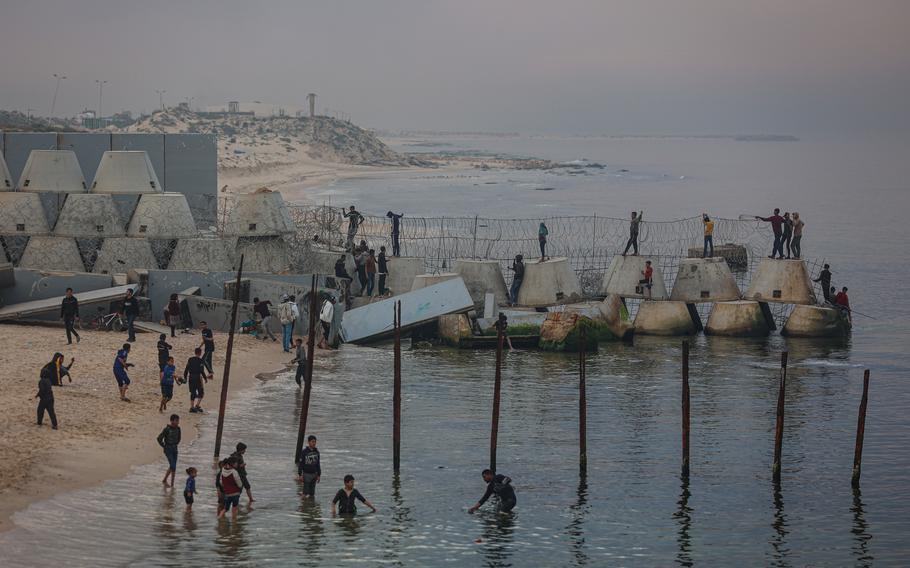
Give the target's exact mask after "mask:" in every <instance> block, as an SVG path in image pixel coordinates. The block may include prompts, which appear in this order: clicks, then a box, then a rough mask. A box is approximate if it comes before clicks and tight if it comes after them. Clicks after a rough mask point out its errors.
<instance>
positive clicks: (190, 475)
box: [183, 467, 196, 511]
mask: <svg viewBox="0 0 910 568" xmlns="http://www.w3.org/2000/svg"><path fill="white" fill-rule="evenodd" d="M186 475H187V477H186V486H185V487H184V488H183V499H184V500H185V501H186V510H187V511H190V510H192V508H193V496H194V495H195V494H196V468H195V467H188V468H186Z"/></svg>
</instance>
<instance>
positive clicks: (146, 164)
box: [91, 150, 162, 195]
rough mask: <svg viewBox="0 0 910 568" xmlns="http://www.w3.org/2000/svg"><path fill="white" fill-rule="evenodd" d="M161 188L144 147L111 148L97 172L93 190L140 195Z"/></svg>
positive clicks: (102, 159)
mask: <svg viewBox="0 0 910 568" xmlns="http://www.w3.org/2000/svg"><path fill="white" fill-rule="evenodd" d="M160 191H162V189H161V184H160V183H159V182H158V176H157V175H155V168H153V167H152V161H151V160H150V159H149V155H148V153H147V152H145V151H144V150H139V151H136V150H132V151H123V150H108V151H107V152H105V153H104V155H102V156H101V162H100V163H99V164H98V169H97V170H96V171H95V181H93V182H92V189H91V192H92V193H110V194H115V195H139V194H142V193H156V192H160Z"/></svg>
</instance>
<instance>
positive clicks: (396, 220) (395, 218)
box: [385, 211, 404, 256]
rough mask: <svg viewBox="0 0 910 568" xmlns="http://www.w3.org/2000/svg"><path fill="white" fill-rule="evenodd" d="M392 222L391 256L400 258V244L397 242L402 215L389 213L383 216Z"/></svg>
mask: <svg viewBox="0 0 910 568" xmlns="http://www.w3.org/2000/svg"><path fill="white" fill-rule="evenodd" d="M385 216H386V217H388V218H389V219H391V220H392V256H401V244H400V243H399V242H398V235H399V231H400V229H401V218H402V217H404V213H392V212H391V211H389V212H388V213H386V214H385Z"/></svg>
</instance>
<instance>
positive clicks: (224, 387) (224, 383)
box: [215, 254, 243, 463]
mask: <svg viewBox="0 0 910 568" xmlns="http://www.w3.org/2000/svg"><path fill="white" fill-rule="evenodd" d="M242 275H243V255H242V254H241V255H240V266H239V267H238V268H237V283H236V284H235V285H234V305H233V306H231V328H230V329H229V330H228V341H227V349H226V350H225V353H224V357H225V359H224V375H223V377H222V379H221V402H220V403H219V405H218V430H217V431H216V432H215V462H216V463H217V462H218V456H220V455H221V435H222V434H223V433H224V411H225V409H226V407H227V395H228V381H230V379H231V354H232V353H233V351H234V330H235V329H237V307H238V305H239V304H240V277H241V276H242Z"/></svg>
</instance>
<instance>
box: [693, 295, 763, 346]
mask: <svg viewBox="0 0 910 568" xmlns="http://www.w3.org/2000/svg"><path fill="white" fill-rule="evenodd" d="M769 333H771V326H770V325H768V320H767V319H765V314H764V312H763V311H762V308H761V305H759V303H758V302H752V301H748V300H737V301H734V302H718V303H716V304H714V309H713V310H711V315H710V316H708V324H707V325H706V326H705V334H706V335H728V336H733V337H763V336H766V335H768V334H769Z"/></svg>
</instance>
